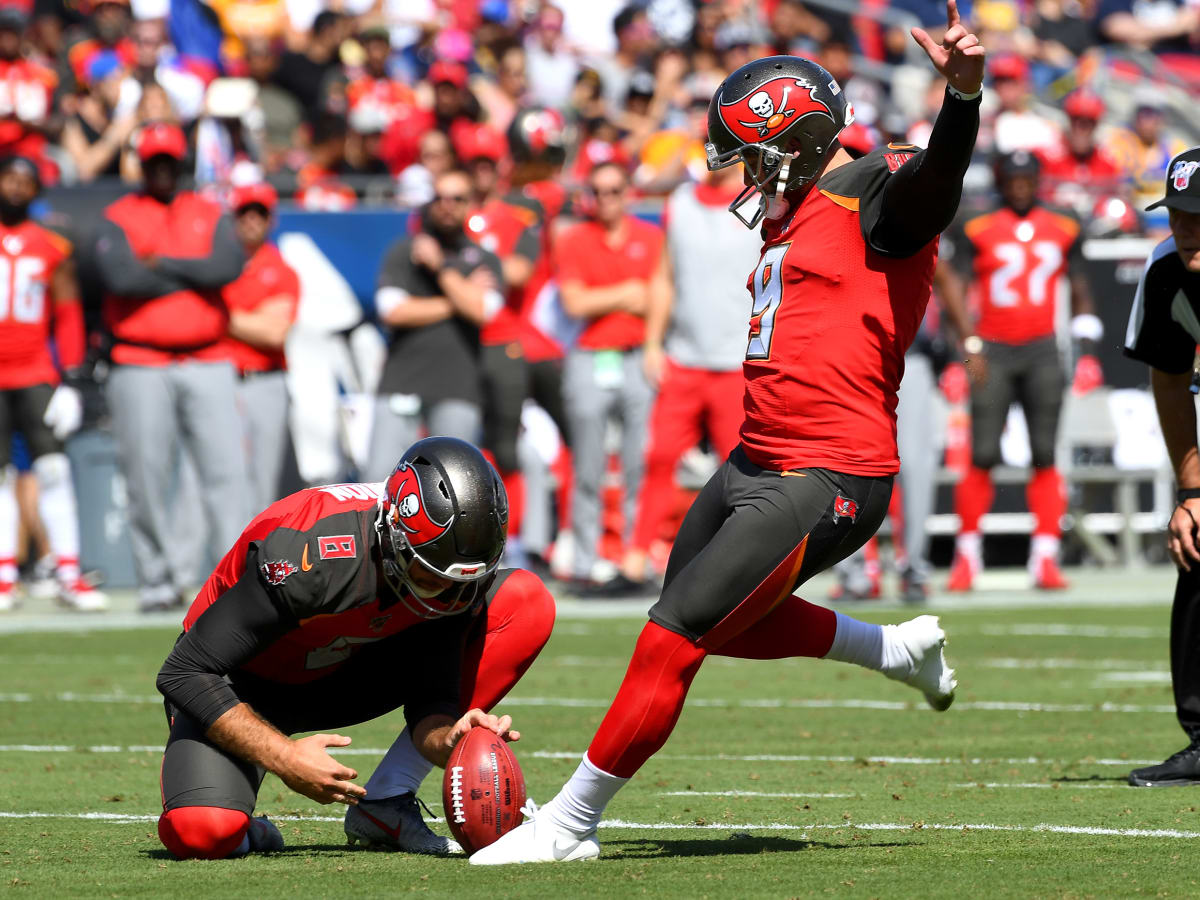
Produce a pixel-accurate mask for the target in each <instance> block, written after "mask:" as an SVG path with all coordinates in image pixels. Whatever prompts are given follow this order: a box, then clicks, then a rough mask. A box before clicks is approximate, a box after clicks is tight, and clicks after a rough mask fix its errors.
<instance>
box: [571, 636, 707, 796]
mask: <svg viewBox="0 0 1200 900" xmlns="http://www.w3.org/2000/svg"><path fill="white" fill-rule="evenodd" d="M705 655H706V654H705V651H704V650H703V648H701V647H699V646H697V645H696V643H695V642H693V641H691V640H688V639H687V638H685V637H683V636H682V635H678V634H676V633H675V632H673V631H668V630H667V629H665V628H663V627H662V626H661V625H656V624H655V623H654V622H647V623H646V627H645V628H643V629H642V633H641V635H640V636H639V637H638V642H637V646H636V647H635V648H634V651H633V658H632V659H631V660H629V668H628V669H627V670H626V672H625V680H624V681H622V682H621V688H620V690H618V691H617V696H616V699H615V700H613V702H612V706H610V707H609V708H608V713H607V714H606V715H605V716H604V721H603V722H601V723H600V728H599V729H598V730H597V731H596V736H595V737H594V738H592V744H591V746H590V747H588V751H587V755H588V759H590V760H591V761H592V764H593V765H594V766H595V767H596V768H598V769H600V770H602V771H604V772H607V773H608V774H610V775H616V776H619V777H621V778H629V777H631V776H632V775H633V774H634V773H635V772H636V771H637V770H638V769H640V768H641V767H642V763H644V762H645V761H646V760H648V759H649V758H650V757H651V756H653V755H654V754H655V753H657V752H658V750H659V749H660V748H661V747H662V745H663V744H665V743H666V742H667V738H668V737H670V736H671V731H672V730H673V729H674V728H675V723H676V722H677V721H679V714H680V712H682V711H683V701H684V698H685V697H687V692H688V688H689V687H691V685H692V679H693V678H695V677H696V672H697V671H699V669H700V663H702V662H704V657H705Z"/></svg>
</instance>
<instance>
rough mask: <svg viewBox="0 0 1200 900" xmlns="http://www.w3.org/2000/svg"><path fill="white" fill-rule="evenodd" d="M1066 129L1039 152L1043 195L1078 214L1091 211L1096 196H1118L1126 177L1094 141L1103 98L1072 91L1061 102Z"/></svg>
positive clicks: (1086, 213) (1123, 189) (1081, 214)
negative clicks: (1052, 144)
mask: <svg viewBox="0 0 1200 900" xmlns="http://www.w3.org/2000/svg"><path fill="white" fill-rule="evenodd" d="M1063 111H1064V112H1065V113H1066V114H1067V131H1066V134H1064V135H1063V136H1062V139H1061V140H1060V141H1059V143H1058V144H1056V145H1054V146H1052V147H1050V148H1048V149H1045V150H1043V151H1042V152H1041V153H1040V154H1039V161H1040V162H1041V164H1042V178H1041V190H1042V195H1043V196H1044V197H1045V198H1046V199H1047V200H1049V201H1050V202H1051V203H1054V204H1056V205H1058V206H1064V207H1067V208H1068V209H1070V210H1071V211H1072V212H1074V213H1075V214H1077V215H1080V216H1087V215H1089V214H1090V213H1091V211H1092V208H1093V207H1094V205H1095V201H1096V198H1098V197H1105V196H1108V197H1112V196H1121V195H1123V194H1125V193H1126V191H1125V185H1124V181H1125V176H1124V173H1122V171H1121V167H1120V165H1118V164H1117V161H1116V160H1115V159H1113V157H1112V155H1111V154H1110V153H1109V152H1108V150H1107V149H1106V148H1105V147H1103V146H1102V145H1101V144H1100V143H1099V142H1098V140H1097V134H1096V132H1097V129H1098V128H1099V125H1100V120H1101V119H1103V118H1104V112H1105V110H1104V101H1103V100H1101V99H1100V97H1099V96H1098V95H1097V94H1095V93H1093V92H1092V91H1089V90H1085V89H1082V88H1081V89H1079V90H1076V91H1072V92H1071V93H1070V94H1069V95H1068V96H1067V99H1066V101H1065V102H1064V103H1063Z"/></svg>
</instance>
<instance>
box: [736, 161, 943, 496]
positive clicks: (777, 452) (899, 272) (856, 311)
mask: <svg viewBox="0 0 1200 900" xmlns="http://www.w3.org/2000/svg"><path fill="white" fill-rule="evenodd" d="M915 151H916V148H915V147H910V146H905V147H903V148H891V147H890V148H888V150H886V151H877V152H875V153H871V154H868V155H867V156H864V157H862V158H861V159H858V160H855V161H854V162H851V163H847V164H846V165H843V166H841V167H839V168H838V169H835V170H834V171H833V172H831V173H829V174H827V175H825V176H824V177H823V178H822V179H821V180H820V181H819V182H818V183H817V185H816V186H815V187H814V188H813V189H812V190H811V191H809V193H808V194H807V195H806V196H805V198H804V200H803V201H802V202H801V204H800V206H799V208H798V209H796V211H795V212H794V213H792V214H791V215H790V216H789V217H787V218H785V219H783V220H781V223H780V224H779V225H775V224H774V223H771V224H769V225H768V226H767V228H765V229H764V236H765V240H764V243H763V250H762V256H761V258H760V260H759V263H758V266H757V267H756V268H755V270H754V271H753V272H752V273H751V275H750V279H749V282H748V287H749V290H750V295H751V298H752V300H753V304H752V309H751V318H750V336H749V342H748V345H747V349H746V362H745V363H744V365H743V371H744V373H745V377H746V393H745V401H744V405H745V410H746V420H745V422H744V424H743V425H742V447H743V449H744V450H745V452H746V455H747V456H748V457H749V458H750V460H751V461H752V462H754V463H755V464H756V465H758V466H762V467H763V468H765V469H773V470H776V471H789V470H792V469H803V468H827V469H833V470H834V471H837V472H845V473H847V474H850V475H864V476H878V475H890V474H894V473H895V472H897V471H898V470H899V468H900V461H899V458H898V456H897V452H896V390H897V389H898V388H899V386H900V379H901V377H902V376H903V374H904V353H905V351H906V350H907V349H908V347H909V345H910V344H911V343H912V342H913V339H914V338H915V337H916V334H917V330H918V329H919V327H920V324H921V318H922V316H923V315H924V314H925V306H926V304H927V302H928V300H929V295H930V291H931V289H932V283H933V270H934V265H935V264H936V262H937V246H938V242H937V240H936V239H934V240H931V241H930V242H929V243H928V244H926V245H925V246H924V247H923V248H921V249H920V250H918V251H917V252H916V253H915V254H913V255H912V256H909V257H902V258H898V257H890V256H884V255H883V254H881V253H878V252H876V251H875V250H874V249H872V248H871V247H870V246H869V245H868V244H867V242H866V239H865V238H864V236H863V235H864V233H865V232H869V230H870V223H869V222H865V221H864V218H869V217H872V216H874V215H875V214H876V213H875V212H874V211H875V210H876V209H877V203H878V199H879V197H880V196H881V195H882V191H883V185H884V184H885V183H886V181H887V178H888V177H889V174H890V173H891V172H892V171H895V169H897V168H899V167H900V166H901V165H903V164H904V162H906V161H907V160H908V159H909V158H911V157H912V156H913V154H914V152H915Z"/></svg>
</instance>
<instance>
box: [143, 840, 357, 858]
mask: <svg viewBox="0 0 1200 900" xmlns="http://www.w3.org/2000/svg"><path fill="white" fill-rule="evenodd" d="M369 852H371V851H368V850H358V849H355V848H354V847H351V846H349V845H348V844H288V845H287V846H286V847H284V848H283V850H282V851H281V852H279V853H267V854H265V856H266V857H268V858H270V857H276V856H277V857H280V858H283V857H288V856H296V855H310V854H313V853H320V854H324V855H331V856H335V855H336V856H350V855H352V854H358V853H369ZM141 855H142V857H143V858H144V859H153V860H159V861H161V862H179V861H180V860H177V859H175V856H174V854H172V853H170V852H168V851H166V850H163V849H161V848H159V849H157V850H142V851H141ZM263 855H264V854H259V853H249V854H247V856H263ZM244 858H246V857H238V859H244ZM222 861H223V860H217V862H222Z"/></svg>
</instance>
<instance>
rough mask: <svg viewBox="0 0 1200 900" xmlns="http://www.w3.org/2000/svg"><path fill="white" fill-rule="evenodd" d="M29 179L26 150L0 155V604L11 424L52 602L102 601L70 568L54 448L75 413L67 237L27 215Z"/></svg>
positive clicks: (78, 312) (7, 561) (73, 551)
mask: <svg viewBox="0 0 1200 900" xmlns="http://www.w3.org/2000/svg"><path fill="white" fill-rule="evenodd" d="M39 188H40V182H39V176H38V170H37V167H36V166H35V164H34V163H33V162H32V161H31V160H29V159H26V158H24V157H20V156H10V157H7V158H5V159H3V160H0V292H2V296H3V298H4V302H3V304H2V305H0V610H7V609H12V608H13V607H14V605H15V602H16V601H15V597H14V586H15V583H16V580H17V562H16V553H17V532H18V529H17V525H18V507H17V497H16V473H15V472H14V471H13V468H12V466H11V465H10V462H11V460H10V448H11V446H12V436H13V432H17V431H19V432H20V433H21V434H22V436H23V437H24V439H25V443H26V445H27V446H28V451H29V456H30V458H31V459H32V471H33V474H34V477H35V478H36V480H37V494H38V512H39V513H40V516H41V520H42V523H43V525H44V526H45V529H46V534H47V537H48V539H49V549H50V552H51V553H52V554H53V557H54V563H55V574H56V578H57V582H58V584H57V595H58V599H59V602H61V603H62V604H63V605H65V606H69V607H71V608H73V609H78V610H86V611H93V610H102V609H105V608H107V606H108V600H107V598H106V597H105V596H104V595H103V594H102V593H100V592H99V591H97V590H95V589H94V588H92V587H91V585H89V584H88V583H87V582H86V581H84V580H83V579H82V578H81V577H80V571H79V519H78V516H77V513H76V509H75V486H74V485H73V484H72V482H71V465H70V463H69V462H68V460H67V455H66V454H65V453H64V452H63V440H64V439H66V438H67V437H68V436H70V435H71V434H72V433H74V432H75V431H76V430H78V428H79V426H80V424H81V423H82V420H83V405H82V400H81V398H80V395H79V391H78V390H77V389H76V388H74V387H71V386H69V385H68V384H66V383H64V381H63V378H64V376H66V377H68V378H69V377H70V376H71V374H72V373H73V371H74V370H75V369H77V368H78V367H79V366H80V365H82V363H83V359H84V352H85V345H84V332H83V309H82V307H81V306H80V303H79V284H78V282H77V281H76V280H75V267H74V263H73V262H72V261H71V245H70V243H69V242H68V241H67V240H65V239H64V238H62V237H60V236H59V235H57V234H55V233H54V232H52V231H50V230H49V229H46V228H43V227H42V226H41V225H38V224H37V223H35V222H33V221H32V220H30V218H29V204H30V203H32V202H33V200H34V199H35V198H36V197H37V195H38V190H39Z"/></svg>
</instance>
